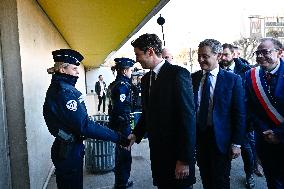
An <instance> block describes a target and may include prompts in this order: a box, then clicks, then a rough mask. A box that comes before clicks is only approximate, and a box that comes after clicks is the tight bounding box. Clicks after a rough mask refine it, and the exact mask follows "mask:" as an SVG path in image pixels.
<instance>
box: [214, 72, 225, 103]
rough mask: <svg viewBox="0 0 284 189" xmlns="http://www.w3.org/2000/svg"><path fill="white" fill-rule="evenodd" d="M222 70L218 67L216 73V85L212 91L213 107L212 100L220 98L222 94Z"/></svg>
mask: <svg viewBox="0 0 284 189" xmlns="http://www.w3.org/2000/svg"><path fill="white" fill-rule="evenodd" d="M224 82H225V81H224V70H223V69H219V73H218V74H217V80H216V85H215V89H214V93H213V108H214V104H215V103H214V102H216V101H217V100H218V98H220V96H223V94H222V93H223V90H222V87H223V85H224Z"/></svg>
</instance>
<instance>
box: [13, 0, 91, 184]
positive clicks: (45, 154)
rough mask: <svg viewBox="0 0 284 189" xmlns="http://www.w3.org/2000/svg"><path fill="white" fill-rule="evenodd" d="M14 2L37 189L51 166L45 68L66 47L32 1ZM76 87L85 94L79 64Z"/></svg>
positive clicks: (32, 177) (32, 179)
mask: <svg viewBox="0 0 284 189" xmlns="http://www.w3.org/2000/svg"><path fill="white" fill-rule="evenodd" d="M17 3H18V4H17V7H18V24H19V41H20V55H21V67H22V81H23V93H24V107H25V119H26V133H27V145H28V146H27V148H28V161H29V175H30V188H32V189H33V188H34V189H38V188H42V186H43V184H44V182H45V181H46V179H47V176H48V173H49V171H50V169H51V167H52V162H51V159H50V147H51V145H52V142H53V137H52V136H51V135H50V134H49V132H48V130H47V127H46V125H45V121H44V119H43V116H42V105H43V102H44V98H45V93H46V90H47V88H48V86H49V84H50V80H51V75H49V74H47V72H46V69H47V68H49V67H52V65H53V59H52V55H51V52H52V51H53V50H55V49H60V48H69V46H68V44H67V43H66V42H65V40H64V39H63V38H62V36H61V35H60V33H59V32H58V31H57V29H56V28H55V27H54V25H53V24H52V23H51V22H50V20H49V19H48V18H47V16H46V15H45V13H44V12H43V11H42V10H41V8H40V7H39V6H38V4H37V2H36V1H35V0H17ZM63 19H64V18H63ZM76 87H77V88H78V89H79V90H80V91H81V92H82V93H83V94H85V88H86V87H85V71H84V67H83V66H81V67H80V79H79V80H78V83H77V85H76Z"/></svg>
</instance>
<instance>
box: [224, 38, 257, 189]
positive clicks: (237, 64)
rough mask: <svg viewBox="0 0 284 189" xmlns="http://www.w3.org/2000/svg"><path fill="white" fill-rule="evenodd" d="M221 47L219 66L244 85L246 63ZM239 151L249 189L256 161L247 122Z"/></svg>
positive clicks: (226, 45)
mask: <svg viewBox="0 0 284 189" xmlns="http://www.w3.org/2000/svg"><path fill="white" fill-rule="evenodd" d="M222 47H223V54H222V57H221V61H220V63H219V65H220V66H222V68H224V69H225V70H227V71H229V72H232V73H235V74H237V75H239V76H241V78H242V80H243V83H244V77H245V72H246V71H248V70H250V67H249V66H248V65H247V64H246V63H243V62H242V61H241V59H240V58H233V57H234V55H235V51H234V50H235V49H234V46H233V45H231V44H228V43H224V44H223V45H222ZM241 150H242V158H243V162H244V171H245V173H246V187H247V188H248V189H250V188H253V187H254V186H255V182H254V178H253V173H254V170H255V167H256V166H257V164H256V163H257V161H256V157H255V156H256V152H255V138H254V131H253V128H252V124H249V122H247V130H246V135H245V139H244V143H243V145H242V147H241Z"/></svg>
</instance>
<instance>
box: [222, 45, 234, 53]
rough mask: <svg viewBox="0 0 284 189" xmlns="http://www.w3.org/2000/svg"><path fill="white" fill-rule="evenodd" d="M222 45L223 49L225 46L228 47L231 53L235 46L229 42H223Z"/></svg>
mask: <svg viewBox="0 0 284 189" xmlns="http://www.w3.org/2000/svg"><path fill="white" fill-rule="evenodd" d="M222 47H223V50H224V49H226V48H228V49H229V50H230V51H231V53H233V52H234V49H235V47H234V46H233V45H232V44H229V43H224V44H223V45H222Z"/></svg>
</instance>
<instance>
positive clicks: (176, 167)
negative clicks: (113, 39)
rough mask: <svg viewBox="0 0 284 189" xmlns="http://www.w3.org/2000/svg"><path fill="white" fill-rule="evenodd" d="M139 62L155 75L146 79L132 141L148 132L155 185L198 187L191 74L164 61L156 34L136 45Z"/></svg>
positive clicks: (184, 188) (162, 188) (161, 188)
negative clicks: (140, 110)
mask: <svg viewBox="0 0 284 189" xmlns="http://www.w3.org/2000/svg"><path fill="white" fill-rule="evenodd" d="M131 44H132V46H133V47H134V52H135V55H136V61H137V62H140V64H141V65H142V67H143V68H146V69H150V70H151V71H150V72H148V73H147V74H145V76H144V77H143V78H142V115H141V117H140V119H139V121H138V124H137V125H136V127H135V129H134V131H133V134H131V135H130V136H129V139H131V140H132V144H133V143H134V142H136V143H139V142H140V141H141V139H142V138H143V136H144V135H145V133H146V132H147V134H148V135H147V136H148V140H149V147H150V159H151V169H152V177H153V184H154V185H155V186H157V187H158V188H159V189H168V188H174V189H189V188H192V186H191V185H192V184H194V183H195V139H196V138H195V134H196V133H195V111H194V100H193V92H192V83H191V77H190V73H189V72H188V71H187V70H186V69H184V68H182V67H179V66H176V65H171V64H170V63H169V62H168V61H166V60H164V59H163V58H162V42H161V40H160V39H159V38H158V36H157V35H155V34H143V35H141V36H140V37H139V38H138V39H136V40H135V41H133V42H132V43H131Z"/></svg>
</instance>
